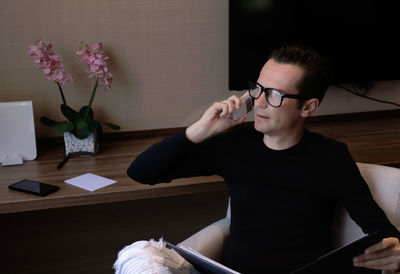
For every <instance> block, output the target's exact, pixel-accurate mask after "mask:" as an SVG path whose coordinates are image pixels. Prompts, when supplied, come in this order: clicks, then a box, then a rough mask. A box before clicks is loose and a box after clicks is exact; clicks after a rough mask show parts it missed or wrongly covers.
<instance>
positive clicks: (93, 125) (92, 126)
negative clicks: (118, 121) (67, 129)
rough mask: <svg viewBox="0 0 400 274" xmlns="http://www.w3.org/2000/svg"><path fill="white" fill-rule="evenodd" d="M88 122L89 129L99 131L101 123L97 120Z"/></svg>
mask: <svg viewBox="0 0 400 274" xmlns="http://www.w3.org/2000/svg"><path fill="white" fill-rule="evenodd" d="M86 122H87V124H88V128H89V130H90V131H93V130H95V129H97V128H98V127H99V126H100V123H99V121H96V120H88V121H86Z"/></svg>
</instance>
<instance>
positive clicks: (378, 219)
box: [336, 144, 400, 237]
mask: <svg viewBox="0 0 400 274" xmlns="http://www.w3.org/2000/svg"><path fill="white" fill-rule="evenodd" d="M342 145H343V148H342V149H341V150H340V151H342V152H343V151H344V153H343V157H342V159H341V160H340V161H338V170H337V172H336V174H337V175H338V178H337V179H336V180H337V181H338V182H339V184H340V186H339V188H337V189H340V191H339V192H338V195H339V200H341V202H342V203H343V205H344V207H345V208H346V210H347V211H348V213H349V215H350V217H351V218H352V219H353V220H354V221H355V222H356V223H357V224H358V225H359V226H360V227H361V229H362V230H363V232H364V233H366V234H368V233H372V232H374V231H377V230H383V231H385V232H386V235H388V236H395V237H399V235H400V233H399V232H398V231H397V229H396V228H395V227H394V226H393V225H392V224H391V223H390V221H389V219H388V218H387V216H386V214H385V212H384V211H383V210H382V209H381V208H380V207H379V205H378V204H377V203H376V202H375V200H374V199H373V197H372V194H371V192H370V190H369V188H368V184H367V183H366V182H365V180H364V179H363V177H362V176H361V173H360V171H359V169H358V167H357V165H356V163H355V161H354V160H353V158H352V156H351V154H350V152H349V150H348V148H347V146H346V145H345V144H342Z"/></svg>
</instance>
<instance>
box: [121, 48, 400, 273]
mask: <svg viewBox="0 0 400 274" xmlns="http://www.w3.org/2000/svg"><path fill="white" fill-rule="evenodd" d="M329 75H330V74H329V69H328V65H327V63H326V61H325V60H324V59H323V58H322V56H320V55H319V54H317V53H316V52H314V51H312V50H310V49H308V48H306V47H304V46H301V45H283V46H281V47H280V48H278V49H276V50H275V51H274V52H273V53H272V55H271V57H270V59H269V60H268V61H267V62H266V64H265V65H264V67H263V68H262V70H261V72H260V75H259V78H258V80H257V82H256V83H253V84H250V87H249V91H248V93H249V94H250V95H251V96H252V97H253V100H254V119H255V121H254V128H249V127H243V126H238V125H239V124H241V123H243V121H244V119H245V118H246V117H243V118H241V119H240V120H238V121H236V122H235V121H233V120H231V119H230V118H229V115H230V114H231V113H232V112H233V111H234V110H235V109H237V108H239V107H240V104H241V102H240V99H239V98H238V97H237V96H231V97H230V98H229V99H227V100H225V101H222V102H216V103H214V104H213V105H212V106H210V107H209V108H208V109H207V110H206V112H205V113H204V114H203V116H202V117H201V118H200V120H198V121H197V122H195V123H194V124H192V125H191V126H190V127H188V128H187V129H186V130H185V131H182V132H181V133H180V134H177V135H176V136H173V137H170V138H167V139H165V140H163V141H162V142H161V143H159V144H156V145H154V146H152V147H151V148H149V149H148V150H147V151H145V152H144V153H142V154H141V155H139V156H138V157H137V159H136V160H135V161H134V162H133V163H132V164H131V166H130V167H129V169H128V175H129V176H130V177H131V178H132V179H134V180H136V181H138V182H141V183H146V184H155V183H160V182H170V181H171V180H173V179H175V178H180V177H192V176H200V175H212V174H218V175H220V176H222V177H223V178H224V179H225V181H226V182H227V184H228V187H229V195H230V198H231V226H230V236H229V238H228V240H227V243H226V245H225V246H224V250H223V263H224V264H226V265H227V266H228V267H230V268H232V269H235V270H237V271H239V272H243V273H265V272H268V273H290V272H291V271H293V270H295V269H296V268H298V267H300V266H302V265H304V264H306V263H308V262H310V261H312V260H313V259H315V258H317V257H319V256H321V255H323V254H324V253H326V252H328V251H330V250H331V228H332V218H333V214H334V208H335V204H336V203H337V202H340V203H342V204H343V205H344V207H345V208H346V209H347V210H348V211H349V213H350V215H351V216H352V217H353V219H355V221H356V222H357V223H358V224H359V225H360V226H361V227H362V229H363V231H364V232H366V233H371V232H374V231H376V230H384V231H386V232H387V233H386V235H388V237H387V238H385V239H383V240H382V241H381V242H380V243H378V244H376V245H374V246H372V247H370V248H369V249H367V251H366V253H365V254H362V255H360V256H358V257H356V258H354V266H356V267H366V268H370V269H382V270H390V271H398V270H399V265H400V251H399V250H400V245H399V240H398V238H396V237H398V235H399V234H398V232H397V230H396V229H395V228H394V227H393V225H392V224H390V222H389V221H388V219H387V218H386V216H385V214H384V212H383V211H382V210H381V209H380V208H379V207H378V205H377V204H376V203H375V201H374V200H373V199H372V196H371V194H370V192H369V189H368V187H367V185H366V183H365V181H364V180H363V179H362V177H361V175H360V173H359V171H358V169H357V166H356V164H355V162H354V160H353V159H352V157H351V155H350V153H349V151H348V149H347V146H346V145H345V144H343V143H340V142H337V141H334V140H331V139H328V138H325V137H323V136H321V135H319V134H316V133H311V132H309V131H307V130H306V129H304V121H305V119H306V118H307V117H309V116H311V115H312V114H313V113H314V111H315V110H316V109H317V107H318V105H319V103H320V102H321V100H322V98H323V96H324V94H325V91H326V89H327V88H328V87H329V84H330V80H329V79H330V76H329ZM389 236H396V237H389Z"/></svg>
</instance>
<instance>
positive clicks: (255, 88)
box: [249, 83, 261, 99]
mask: <svg viewBox="0 0 400 274" xmlns="http://www.w3.org/2000/svg"><path fill="white" fill-rule="evenodd" d="M249 93H250V96H251V97H253V98H255V99H257V98H258V97H260V95H261V87H260V86H259V85H257V84H256V83H249Z"/></svg>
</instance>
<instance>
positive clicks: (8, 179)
mask: <svg viewBox="0 0 400 274" xmlns="http://www.w3.org/2000/svg"><path fill="white" fill-rule="evenodd" d="M175 131H176V130H172V131H170V132H175ZM165 137H166V136H165V135H162V136H157V137H154V136H151V137H140V138H134V137H133V138H132V136H129V134H128V136H126V135H125V136H124V137H123V138H121V137H120V136H119V137H117V138H116V140H112V139H111V140H110V138H109V136H108V138H106V140H104V141H103V142H101V144H100V153H99V154H98V155H96V156H95V157H89V158H71V159H70V160H69V161H68V162H67V163H66V164H65V165H64V166H63V167H62V168H61V169H59V170H57V165H58V163H59V162H60V161H61V160H62V159H63V157H64V150H63V149H64V147H63V143H60V144H58V145H55V144H54V140H52V142H53V144H51V145H48V146H40V147H39V148H38V157H37V159H36V160H34V161H27V162H24V164H23V165H20V166H7V167H0V174H1V176H0V213H13V212H22V211H30V210H38V209H47V208H60V207H68V206H80V205H89V204H99V203H111V202H120V201H127V200H136V199H147V198H159V197H165V196H172V195H183V194H190V193H198V192H206V191H216V190H222V189H226V185H225V183H224V182H223V180H222V178H220V177H218V176H210V177H198V178H189V179H179V180H175V181H174V182H173V184H158V185H156V186H149V185H142V184H139V183H137V182H135V181H133V180H131V179H130V178H129V177H128V176H127V175H126V170H127V168H128V166H129V165H130V163H131V162H132V160H133V159H134V158H135V157H136V156H137V155H138V154H139V153H140V152H142V151H144V150H145V149H146V148H147V147H149V146H151V145H152V144H154V143H156V142H158V141H160V140H161V139H163V138H165ZM107 139H108V140H107ZM56 143H57V142H56ZM85 173H94V174H97V175H100V176H104V177H106V178H109V179H112V180H116V181H118V182H117V183H115V184H113V185H110V186H108V187H105V188H102V189H99V190H96V191H94V192H90V191H87V190H84V189H80V188H78V187H74V186H72V185H69V184H67V183H64V181H65V180H67V179H70V178H73V177H76V176H79V175H82V174H85ZM22 179H31V180H35V181H39V182H43V183H47V184H52V185H56V186H59V187H60V190H59V191H57V192H55V193H53V194H50V195H48V196H46V197H40V196H35V195H32V194H26V193H22V192H16V191H12V190H9V189H8V185H10V184H12V183H14V182H17V181H19V180H22Z"/></svg>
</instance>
